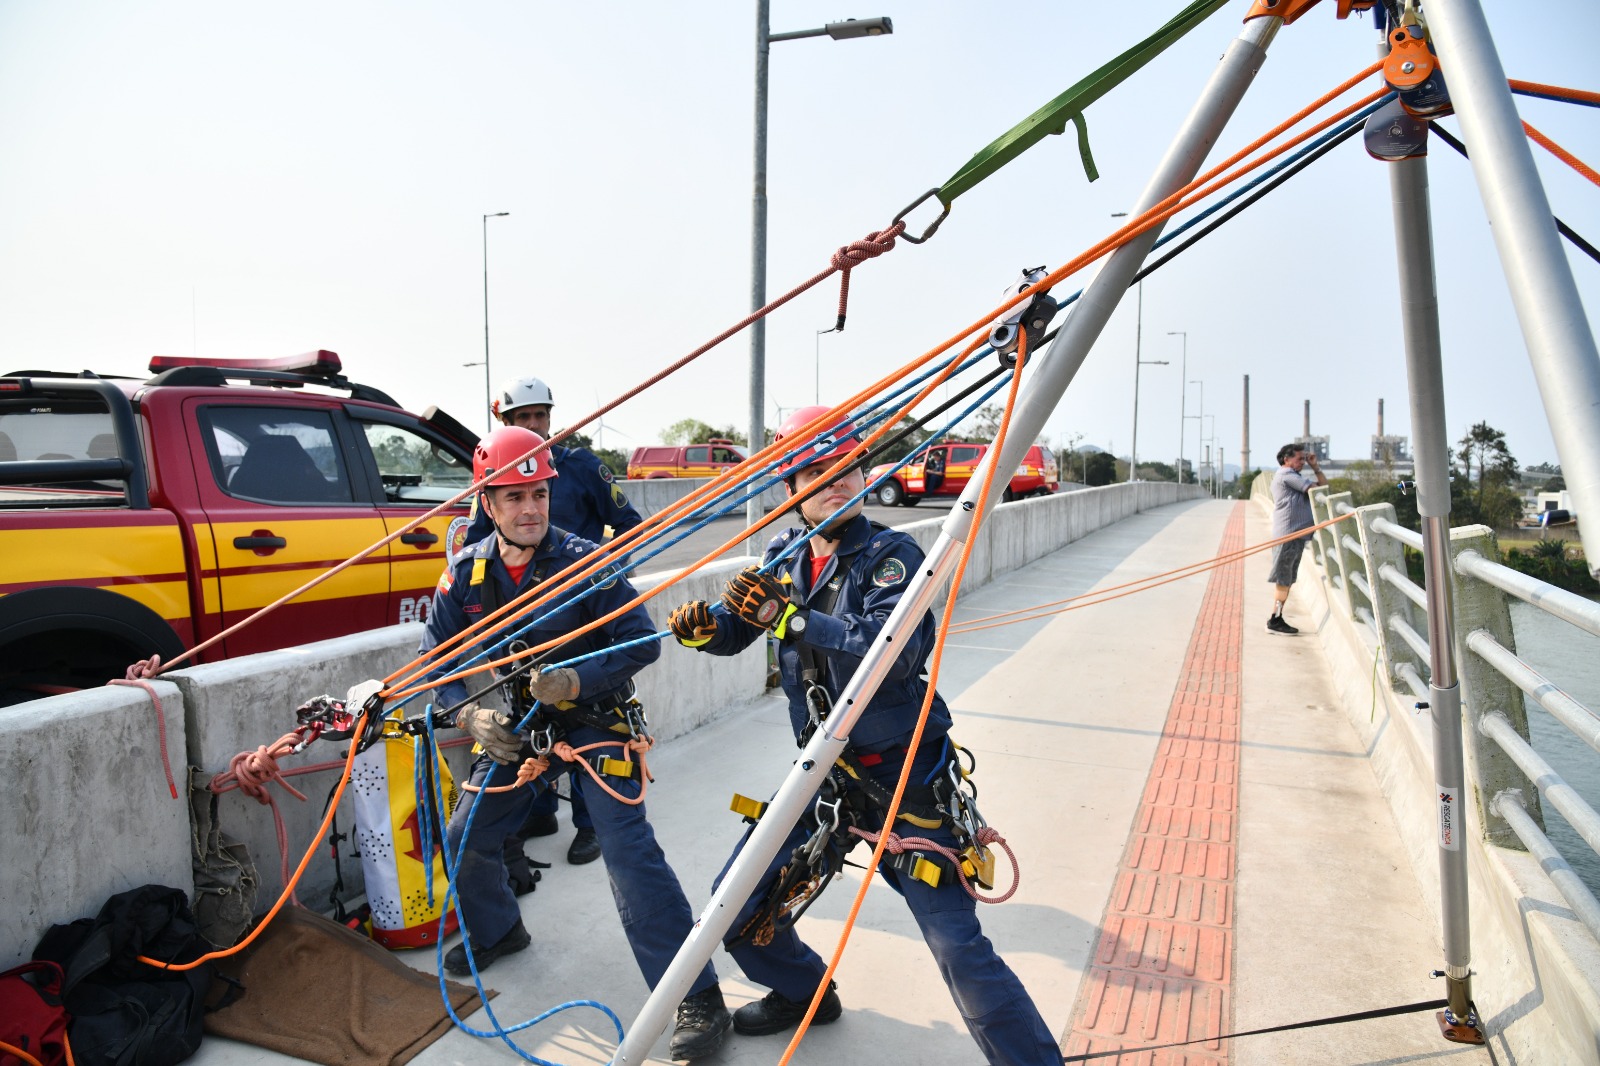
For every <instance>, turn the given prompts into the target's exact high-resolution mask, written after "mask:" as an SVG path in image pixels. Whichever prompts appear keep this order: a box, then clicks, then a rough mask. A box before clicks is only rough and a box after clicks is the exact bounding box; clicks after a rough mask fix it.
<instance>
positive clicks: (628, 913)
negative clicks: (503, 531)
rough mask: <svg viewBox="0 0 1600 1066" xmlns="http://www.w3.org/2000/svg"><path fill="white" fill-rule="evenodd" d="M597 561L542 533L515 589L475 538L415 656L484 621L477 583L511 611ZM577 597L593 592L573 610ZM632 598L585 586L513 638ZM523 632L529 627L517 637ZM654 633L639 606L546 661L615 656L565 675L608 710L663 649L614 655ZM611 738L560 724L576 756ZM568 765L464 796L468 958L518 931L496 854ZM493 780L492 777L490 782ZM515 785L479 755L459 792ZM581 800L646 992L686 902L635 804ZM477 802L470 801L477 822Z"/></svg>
mask: <svg viewBox="0 0 1600 1066" xmlns="http://www.w3.org/2000/svg"><path fill="white" fill-rule="evenodd" d="M594 550H595V545H594V544H593V543H591V542H589V541H586V540H583V539H582V538H580V537H577V536H574V535H573V534H571V533H567V532H565V531H564V530H561V529H557V528H555V527H551V528H550V530H549V531H548V532H547V533H546V535H545V538H544V540H542V541H541V542H540V543H539V546H538V548H537V549H535V551H534V553H533V559H532V560H531V561H530V563H529V564H528V568H527V570H526V571H524V572H523V575H522V580H521V581H520V582H513V581H512V579H511V575H510V573H509V572H508V571H507V570H506V568H505V564H504V563H502V562H501V561H500V552H499V538H497V537H486V538H484V539H483V540H481V541H479V542H478V543H477V544H475V545H473V546H472V547H470V548H468V549H467V551H466V552H465V553H464V554H463V555H462V556H461V558H459V559H458V560H457V561H456V563H455V564H454V565H453V566H451V567H450V569H449V570H447V571H446V573H445V576H444V577H443V578H441V579H440V581H439V587H438V588H437V589H436V590H435V592H434V597H433V611H432V612H431V613H430V614H429V616H428V623H427V628H426V629H425V630H424V632H423V637H422V647H421V650H422V651H427V650H429V649H430V648H433V647H435V646H437V645H439V644H441V643H443V642H444V641H446V640H448V639H450V637H452V636H454V635H455V634H457V633H459V632H461V631H462V630H463V629H466V628H467V627H468V626H469V625H471V624H472V623H474V622H476V621H478V620H480V619H482V618H483V617H484V615H485V608H484V596H483V585H484V583H486V582H490V581H493V582H495V583H496V586H497V594H496V595H495V600H497V601H498V602H500V603H509V602H511V600H513V599H514V598H515V597H517V596H519V595H521V594H522V593H524V592H526V591H528V589H530V588H532V587H533V586H534V585H535V584H536V583H537V582H539V581H541V580H544V579H546V578H550V577H553V576H554V575H556V574H558V573H560V572H561V571H562V570H564V569H566V568H567V567H568V566H569V565H570V564H572V563H574V562H576V561H578V560H580V559H582V558H584V557H585V556H586V555H588V554H590V553H592V552H593V551H594ZM585 589H592V591H591V592H590V593H589V594H588V595H587V596H584V597H583V598H581V599H578V598H577V597H578V595H579V594H580V593H581V592H582V591H583V590H585ZM636 595H637V594H636V593H635V592H634V589H633V587H632V586H631V585H629V584H628V582H627V581H626V580H624V579H622V578H618V579H617V580H616V581H615V583H613V584H611V585H609V586H608V587H605V588H594V587H593V586H592V585H590V584H588V583H587V582H582V583H579V584H578V585H577V586H575V587H574V588H573V589H572V590H570V591H568V592H565V593H562V594H561V595H560V596H558V597H556V599H555V600H554V601H553V602H552V603H550V604H544V605H541V606H539V607H536V608H534V609H533V610H532V611H531V612H529V613H528V615H527V617H526V619H524V620H522V621H519V622H518V623H517V624H516V625H514V626H513V627H512V629H513V630H517V629H522V630H523V632H521V634H520V636H521V638H522V639H524V640H526V641H527V642H528V643H529V644H530V645H535V644H543V643H545V642H547V641H550V640H558V639H560V638H562V637H564V636H565V635H566V634H568V633H570V632H572V631H573V630H576V629H579V628H582V627H583V626H584V625H586V624H587V623H589V622H591V621H593V620H594V619H596V618H599V617H601V616H602V615H605V614H609V613H610V612H612V611H614V610H617V609H618V608H620V607H622V606H624V605H625V604H627V603H628V602H629V601H631V600H632V599H634V598H635V596H636ZM528 621H532V622H533V623H534V624H533V625H532V626H531V627H528V628H526V629H524V628H523V627H525V626H527V623H528ZM655 632H656V628H655V626H654V625H653V624H652V623H651V621H650V616H649V614H648V613H647V612H646V611H645V609H644V608H643V607H642V606H636V607H634V608H633V609H632V610H630V611H628V612H627V613H626V614H624V615H622V616H621V617H620V618H616V619H614V620H612V621H611V622H608V623H606V624H605V625H603V626H600V627H599V628H598V629H595V630H593V631H591V632H589V633H585V634H584V635H582V636H580V637H576V638H574V639H572V640H571V641H569V642H568V643H567V644H565V645H563V646H561V647H560V648H559V649H558V650H556V651H555V652H554V653H553V656H554V658H555V660H556V661H562V660H566V659H571V658H574V657H576V656H579V655H584V654H587V653H589V652H594V651H602V650H603V649H607V648H612V649H614V650H610V651H605V652H604V654H601V655H598V656H596V657H594V658H592V659H587V660H585V661H584V662H581V663H578V664H576V665H575V666H574V667H573V669H574V670H576V671H577V673H578V685H579V687H578V697H577V702H578V703H580V704H584V705H587V706H589V707H592V708H597V709H606V710H609V709H610V708H612V707H615V706H617V705H618V704H619V703H620V702H622V701H623V700H624V699H626V697H627V694H628V692H629V688H628V682H629V681H630V679H631V678H632V677H633V675H634V674H636V673H638V672H639V671H640V670H642V669H643V668H644V667H646V666H648V665H649V664H651V663H653V662H655V661H656V659H657V658H658V657H659V656H660V655H661V646H660V644H659V643H658V642H656V641H649V642H646V643H643V644H637V645H634V646H633V647H628V648H615V645H618V644H622V643H625V642H627V641H630V640H634V639H637V638H639V637H645V636H649V635H651V634H653V633H655ZM506 635H509V632H508V633H507V634H506ZM463 654H465V653H463ZM452 669H453V667H452V666H451V665H444V666H440V667H438V668H436V669H435V670H434V671H432V673H431V675H430V676H433V677H440V676H443V675H444V674H446V673H449V672H451V671H452ZM471 680H473V681H475V682H477V684H475V686H474V687H482V684H483V683H484V682H485V681H486V679H484V678H483V676H482V675H475V676H474V678H472V679H471ZM467 694H468V690H467V684H466V683H465V682H464V681H462V680H456V681H448V682H445V683H444V684H442V685H440V686H439V687H438V688H437V689H436V691H435V700H436V701H437V705H439V706H450V705H452V704H455V703H458V702H460V701H462V700H464V699H465V698H466V697H467ZM618 739H621V738H620V737H619V735H618V734H617V733H614V732H609V731H606V730H602V729H599V728H596V727H594V726H591V725H586V724H581V723H580V722H579V721H578V720H577V719H575V718H574V719H572V720H570V721H569V723H568V729H567V741H568V742H569V743H570V744H572V746H573V747H575V748H578V747H583V746H585V745H588V744H595V743H599V742H601V741H615V740H618ZM531 754H532V748H531V747H530V746H527V745H525V746H524V747H523V755H524V757H526V756H528V755H531ZM598 754H608V755H613V756H617V757H620V755H621V752H620V750H619V749H604V748H602V749H599V752H598ZM576 765H577V764H576V763H568V762H563V761H561V760H559V759H555V758H552V759H551V764H550V769H549V770H547V771H546V772H545V773H544V774H543V775H542V776H541V777H540V778H539V780H538V781H537V782H536V783H535V785H534V786H531V787H527V788H519V789H515V790H513V791H511V792H485V793H480V794H473V793H466V794H465V795H464V796H463V799H462V801H461V803H460V804H459V805H458V806H457V807H456V810H455V812H454V813H453V814H452V815H451V818H450V826H449V829H448V831H447V833H446V846H447V847H449V849H450V853H451V854H452V855H454V854H456V853H457V850H458V849H460V848H461V843H462V839H463V836H464V837H465V839H466V847H465V849H464V850H461V852H460V855H461V858H460V861H459V865H458V866H457V868H456V892H457V894H458V896H459V898H460V903H459V906H460V911H461V917H462V921H464V922H465V923H466V926H467V930H468V932H469V933H471V935H472V944H473V946H474V948H476V949H479V950H481V949H482V948H486V947H488V946H490V945H492V944H495V943H497V942H498V941H499V940H500V938H501V937H503V936H505V935H506V933H507V932H509V931H510V930H511V928H512V927H513V926H514V925H516V923H517V922H518V921H519V920H520V918H521V909H520V908H519V907H518V905H517V899H516V896H515V895H514V894H513V893H512V890H511V883H510V877H509V874H508V872H507V870H506V865H505V860H504V858H503V854H502V850H501V848H502V844H503V842H504V841H505V838H506V837H507V836H508V835H509V834H510V833H512V832H513V831H514V830H515V829H516V828H517V827H518V826H519V825H521V824H522V820H523V818H524V816H525V815H526V814H527V811H528V807H529V805H530V804H531V803H532V802H533V798H534V792H535V789H536V788H537V789H539V790H543V789H546V788H548V787H549V784H550V783H551V782H553V781H555V780H556V779H557V777H558V776H559V775H561V774H563V773H567V772H568V771H569V770H571V769H573V768H574V767H576ZM491 770H493V771H494V774H493V777H492V779H491V778H490V771H491ZM515 774H516V768H515V767H514V766H503V765H501V764H499V763H496V762H495V761H494V760H493V759H491V758H489V756H488V755H486V754H485V755H480V756H479V757H478V758H477V760H476V761H474V762H473V764H472V769H471V771H470V774H469V776H468V781H469V782H470V783H472V784H473V785H483V784H484V783H485V781H486V779H487V783H488V784H490V785H505V784H510V783H511V781H512V779H513V778H514V777H515ZM606 783H607V785H608V786H610V787H611V788H613V789H614V790H616V791H617V792H618V793H620V794H622V795H624V796H627V797H629V798H633V797H637V796H638V795H639V793H640V790H641V788H642V785H641V783H640V782H639V781H637V780H635V779H632V778H624V777H610V776H608V777H607V778H606ZM586 795H587V798H588V801H589V811H590V814H591V815H592V817H593V818H594V829H595V835H596V836H597V837H598V838H599V841H600V853H601V855H602V856H603V857H604V859H605V864H606V876H607V877H608V878H609V879H610V881H611V894H612V896H613V897H614V898H615V900H616V905H617V914H618V915H619V916H620V917H621V919H622V929H623V932H624V933H625V934H626V935H627V938H628V944H629V946H630V947H631V948H632V949H633V955H634V959H635V961H636V962H637V963H638V965H639V970H640V972H641V973H642V974H643V975H644V979H645V981H646V982H647V983H648V984H649V985H650V987H651V988H654V987H655V986H656V982H658V981H659V980H660V979H661V975H662V974H663V973H664V972H665V971H666V968H667V965H668V964H669V963H670V962H671V961H672V958H673V956H674V955H676V954H677V951H678V948H679V946H680V945H681V944H682V943H683V941H684V940H685V939H686V938H687V937H688V935H689V931H690V928H691V927H692V925H693V923H694V918H693V915H692V914H691V913H690V910H689V901H688V899H687V898H685V896H684V894H683V888H682V886H681V885H680V884H679V883H678V877H677V875H676V874H675V873H673V871H672V867H671V866H669V865H667V858H666V855H665V854H664V853H663V852H662V850H661V846H660V845H659V844H658V843H656V836H655V830H654V829H653V828H652V827H651V825H650V822H649V819H648V818H647V817H646V814H645V808H644V805H643V804H637V805H632V804H627V803H622V802H620V801H619V800H617V799H616V798H615V797H613V796H611V795H609V794H608V793H607V792H606V791H605V790H604V789H600V788H593V787H591V788H589V789H588V790H587V793H586ZM474 800H476V801H477V802H476V810H475V811H474V803H473V801H474ZM469 815H470V817H471V822H472V825H471V829H470V831H468V828H467V821H468V818H469ZM716 980H717V977H716V973H715V971H714V970H713V969H712V967H711V964H710V963H709V962H708V963H707V964H706V966H705V968H704V969H703V970H702V971H701V972H700V976H699V978H698V979H697V980H696V982H695V985H694V987H693V989H692V991H693V992H700V991H703V990H704V989H707V988H709V987H711V986H712V985H713V984H715V983H716Z"/></svg>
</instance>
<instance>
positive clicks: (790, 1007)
mask: <svg viewBox="0 0 1600 1066" xmlns="http://www.w3.org/2000/svg"><path fill="white" fill-rule="evenodd" d="M838 990H839V986H838V985H837V984H836V983H834V982H833V981H829V982H828V991H827V994H826V995H824V996H823V997H822V1002H821V1003H819V1004H817V1013H816V1016H815V1017H814V1018H812V1019H811V1024H812V1025H827V1024H828V1023H829V1022H836V1021H838V1020H839V1016H840V1015H841V1014H843V1013H844V1005H843V1004H841V1003H840V1002H839V991H838ZM809 1006H811V1001H810V1000H809V999H807V1000H799V1001H796V1000H792V999H789V998H788V997H786V996H784V995H782V994H780V993H778V992H768V993H767V994H766V995H765V996H764V997H762V998H761V999H758V1000H756V1001H755V1002H754V1003H746V1004H745V1005H744V1006H742V1007H740V1008H739V1009H738V1010H736V1011H734V1012H733V1028H734V1030H735V1031H736V1032H740V1033H743V1034H744V1035H745V1036H766V1035H767V1034H768V1033H781V1032H783V1031H784V1030H785V1029H793V1028H794V1027H795V1026H797V1025H799V1024H800V1019H801V1018H804V1017H805V1016H806V1008H807V1007H809Z"/></svg>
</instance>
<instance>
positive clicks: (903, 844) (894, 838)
mask: <svg viewBox="0 0 1600 1066" xmlns="http://www.w3.org/2000/svg"><path fill="white" fill-rule="evenodd" d="M850 832H852V833H854V834H855V835H856V836H858V837H860V838H861V839H862V840H865V841H866V842H867V843H869V844H876V843H877V842H878V839H879V837H881V836H883V834H882V833H869V832H867V831H866V830H865V829H857V828H856V827H855V826H851V827H850ZM974 840H975V842H976V843H977V844H979V845H980V846H982V847H988V846H989V845H990V844H998V845H1000V847H1001V848H1002V849H1003V850H1004V851H1005V853H1006V858H1008V859H1010V860H1011V887H1010V888H1008V889H1006V891H1005V894H1004V895H1000V896H985V895H983V894H982V893H980V892H979V891H978V890H977V889H975V888H973V887H972V883H971V882H970V881H968V880H967V871H966V870H965V869H963V868H962V866H961V856H959V855H957V854H956V853H955V852H953V851H951V850H950V849H949V848H947V847H945V846H944V845H943V844H940V843H937V842H935V841H932V840H929V839H928V838H927V837H903V836H901V835H900V834H898V833H895V832H890V833H889V835H888V839H886V840H885V841H884V844H883V850H884V851H887V852H888V853H889V854H891V855H899V854H900V853H902V852H906V851H931V852H934V853H936V854H939V855H943V856H944V857H945V858H946V859H948V860H949V861H950V864H951V865H952V866H954V867H955V868H956V876H957V877H959V878H960V879H961V887H962V888H964V889H966V890H967V895H969V896H971V897H972V898H973V899H975V900H977V901H978V902H979V903H1004V902H1005V901H1006V900H1008V899H1010V898H1011V897H1012V896H1014V895H1016V894H1017V889H1018V888H1020V887H1021V885H1022V867H1021V866H1019V865H1018V864H1017V854H1016V852H1014V851H1012V850H1011V845H1010V844H1007V843H1006V838H1005V837H1003V836H1001V835H1000V831H999V830H998V829H995V828H994V827H993V826H988V825H986V826H984V827H983V828H981V829H979V830H978V834H977V836H976V837H975V838H974Z"/></svg>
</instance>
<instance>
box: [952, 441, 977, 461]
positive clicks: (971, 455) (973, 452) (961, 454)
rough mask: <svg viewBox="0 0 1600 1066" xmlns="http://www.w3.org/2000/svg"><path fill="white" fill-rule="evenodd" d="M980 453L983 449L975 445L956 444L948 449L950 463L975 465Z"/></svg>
mask: <svg viewBox="0 0 1600 1066" xmlns="http://www.w3.org/2000/svg"><path fill="white" fill-rule="evenodd" d="M982 453H983V449H982V448H979V447H978V446H977V445H976V444H957V445H956V446H955V447H953V448H951V449H950V461H951V462H952V463H975V462H977V461H978V456H979V455H981V454H982Z"/></svg>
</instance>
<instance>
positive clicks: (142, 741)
mask: <svg viewBox="0 0 1600 1066" xmlns="http://www.w3.org/2000/svg"><path fill="white" fill-rule="evenodd" d="M155 688H156V692H157V694H158V695H159V697H160V700H161V708H162V712H163V715H164V717H165V721H166V747H167V751H168V753H169V755H170V757H171V761H172V772H173V776H174V778H175V779H176V781H177V785H178V798H177V799H173V798H172V793H171V792H170V791H168V788H167V779H166V775H165V774H163V773H162V772H161V742H162V734H161V731H160V730H159V728H158V727H157V717H156V712H155V709H154V707H153V706H152V705H151V702H150V697H149V696H147V695H146V694H145V692H144V691H143V690H142V689H138V688H122V687H107V688H97V689H89V690H86V691H83V692H73V693H69V694H67V695H63V696H52V697H50V698H49V699H45V700H35V701H34V702H32V703H25V704H22V705H20V706H16V707H7V708H4V709H0V781H4V782H5V791H6V798H5V802H4V803H3V804H0V970H8V969H10V968H11V967H13V966H15V965H17V964H18V963H20V962H25V961H26V960H27V959H28V958H29V956H30V955H32V953H33V946H34V945H35V944H37V943H38V942H39V937H40V936H42V935H43V934H44V931H45V930H46V929H48V928H49V927H50V926H51V925H54V924H57V923H61V922H70V921H73V920H75V919H77V918H82V917H86V916H88V915H92V914H93V913H94V912H95V911H97V910H98V909H99V907H100V905H101V904H102V903H104V902H105V900H106V899H107V898H108V897H109V896H111V895H113V894H114V893H117V892H122V891H125V890H126V889H130V888H138V887H139V886H140V885H144V884H149V883H151V882H156V883H160V884H164V885H171V886H172V887H174V888H181V889H183V890H184V891H185V892H188V893H191V894H192V893H193V892H194V878H193V876H192V875H191V873H190V863H189V803H188V793H187V791H186V789H185V776H184V758H183V723H184V717H185V708H184V705H183V700H182V698H181V697H180V695H179V691H178V688H177V687H176V686H175V685H172V684H168V683H166V682H159V681H158V682H156V683H155Z"/></svg>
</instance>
